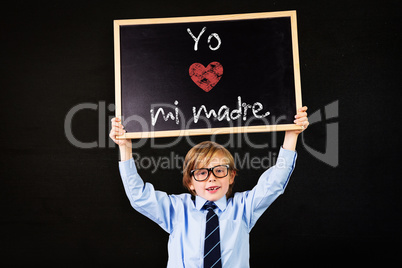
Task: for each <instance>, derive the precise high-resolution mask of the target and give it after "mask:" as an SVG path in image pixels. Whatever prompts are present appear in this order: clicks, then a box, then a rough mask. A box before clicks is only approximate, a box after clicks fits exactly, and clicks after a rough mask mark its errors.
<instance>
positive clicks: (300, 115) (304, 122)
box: [293, 106, 310, 134]
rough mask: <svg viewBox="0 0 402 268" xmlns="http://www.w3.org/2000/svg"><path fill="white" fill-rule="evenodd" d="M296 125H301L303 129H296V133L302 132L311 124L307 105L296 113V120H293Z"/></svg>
mask: <svg viewBox="0 0 402 268" xmlns="http://www.w3.org/2000/svg"><path fill="white" fill-rule="evenodd" d="M293 122H294V123H295V124H296V125H298V126H301V127H302V129H300V130H294V133H295V134H300V133H302V132H303V131H304V130H305V129H306V128H307V127H308V125H309V124H310V123H309V122H308V118H307V106H304V107H302V108H300V109H299V110H298V111H297V114H296V115H295V120H294V121H293Z"/></svg>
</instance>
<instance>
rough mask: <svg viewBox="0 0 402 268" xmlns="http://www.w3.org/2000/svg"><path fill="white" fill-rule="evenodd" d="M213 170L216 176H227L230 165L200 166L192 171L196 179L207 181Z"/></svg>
mask: <svg viewBox="0 0 402 268" xmlns="http://www.w3.org/2000/svg"><path fill="white" fill-rule="evenodd" d="M211 172H212V174H214V176H215V177H216V178H223V177H226V176H227V175H228V173H229V165H219V166H214V167H211V168H198V169H194V170H191V172H190V173H191V176H192V177H193V178H194V179H195V180H196V181H205V180H206V179H208V177H209V174H211Z"/></svg>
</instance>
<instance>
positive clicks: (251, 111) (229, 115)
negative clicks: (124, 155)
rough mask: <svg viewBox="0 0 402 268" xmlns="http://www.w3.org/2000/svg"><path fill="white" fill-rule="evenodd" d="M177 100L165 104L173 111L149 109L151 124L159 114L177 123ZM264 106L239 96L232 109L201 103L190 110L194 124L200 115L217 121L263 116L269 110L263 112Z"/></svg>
mask: <svg viewBox="0 0 402 268" xmlns="http://www.w3.org/2000/svg"><path fill="white" fill-rule="evenodd" d="M178 104H179V102H178V101H177V100H176V101H175V102H174V105H175V106H172V105H165V108H166V107H167V108H170V109H171V108H173V107H174V113H173V112H171V111H170V112H165V110H164V108H162V107H159V108H158V109H157V110H156V113H155V109H154V108H152V109H151V110H150V113H151V123H152V126H155V125H156V123H157V121H158V118H159V115H161V117H162V118H163V120H164V121H168V120H172V121H175V123H176V124H177V125H178V124H179V122H180V119H179V108H178V107H177V105H178ZM263 110H264V106H263V105H262V103H260V102H254V104H253V105H251V104H248V103H245V102H242V99H241V96H238V97H237V107H236V108H235V109H233V110H230V108H229V107H228V106H226V105H222V106H221V107H220V108H219V109H218V112H216V110H215V109H210V110H208V109H207V107H206V106H205V105H201V106H200V107H199V108H198V109H197V107H195V106H193V107H192V112H193V121H194V123H195V124H196V123H197V122H198V120H199V119H200V117H201V116H202V115H203V116H205V117H206V118H208V119H209V118H215V119H216V120H218V121H223V120H226V121H231V120H236V119H239V118H241V119H242V120H243V121H246V120H247V118H248V117H250V116H254V117H255V118H264V117H267V116H268V115H270V112H269V111H266V112H265V113H264V111H263Z"/></svg>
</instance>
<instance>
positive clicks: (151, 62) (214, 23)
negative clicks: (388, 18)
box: [114, 11, 302, 138]
mask: <svg viewBox="0 0 402 268" xmlns="http://www.w3.org/2000/svg"><path fill="white" fill-rule="evenodd" d="M114 27H115V28H114V30H115V75H116V116H117V117H120V118H122V120H123V124H124V125H125V129H126V131H127V133H126V134H125V136H122V137H121V138H146V137H166V136H181V135H201V134H223V133H226V134H227V133H239V132H261V131H282V130H288V129H298V128H300V127H299V126H296V125H294V124H293V117H294V115H295V114H296V110H297V109H298V108H300V107H301V106H302V104H301V88H300V71H299V56H298V43H297V26H296V12H295V11H286V12H270V13H253V14H239V15H223V16H203V17H183V18H167V19H138V20H116V21H115V22H114Z"/></svg>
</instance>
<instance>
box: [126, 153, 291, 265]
mask: <svg viewBox="0 0 402 268" xmlns="http://www.w3.org/2000/svg"><path fill="white" fill-rule="evenodd" d="M296 157H297V154H296V152H293V151H289V150H285V149H283V148H281V149H280V151H279V154H278V159H277V162H276V164H275V166H273V167H271V168H270V169H268V170H267V171H265V172H264V173H263V174H262V175H261V177H260V178H259V180H258V183H257V185H256V186H255V187H254V188H253V189H252V190H250V191H245V192H241V193H235V195H234V197H233V198H229V199H226V196H224V197H222V198H221V199H220V200H218V201H216V202H215V204H216V205H217V208H216V209H215V210H214V211H215V213H216V214H217V215H218V216H219V228H220V236H221V251H222V266H223V267H228V268H229V267H230V268H236V267H239V268H244V267H249V233H250V231H251V229H252V228H253V226H254V224H255V223H256V221H257V220H258V218H259V217H260V216H261V215H262V213H264V211H265V210H266V209H267V208H268V207H269V205H271V204H272V202H273V201H274V200H275V199H276V198H277V197H278V196H279V195H281V194H282V193H283V192H284V190H285V187H286V185H287V183H288V181H289V178H290V175H291V174H292V171H293V169H294V167H295V162H296ZM119 168H120V174H121V177H122V181H123V185H124V189H125V191H126V194H127V197H128V199H129V200H130V203H131V205H132V207H133V208H134V209H136V210H137V211H138V212H140V213H141V214H143V215H145V216H146V217H148V218H150V219H151V220H152V221H154V222H156V223H157V224H158V225H159V226H160V227H162V229H163V230H165V231H166V232H168V233H169V235H170V236H169V242H168V253H169V260H168V264H167V267H171V268H179V267H197V268H200V267H202V266H203V248H204V235H205V216H206V213H207V210H203V209H202V206H203V205H204V204H205V202H206V201H207V200H205V199H203V198H201V197H199V196H196V198H195V200H193V199H192V198H191V195H190V194H180V195H168V194H166V193H165V192H161V191H156V190H155V189H154V187H153V185H152V184H150V183H145V184H144V182H143V180H142V179H141V177H140V176H139V175H138V172H137V168H136V166H135V164H134V160H133V159H130V160H127V161H123V162H120V163H119Z"/></svg>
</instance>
